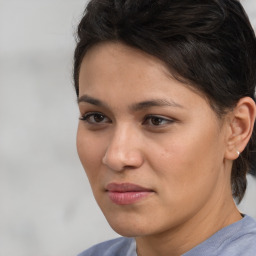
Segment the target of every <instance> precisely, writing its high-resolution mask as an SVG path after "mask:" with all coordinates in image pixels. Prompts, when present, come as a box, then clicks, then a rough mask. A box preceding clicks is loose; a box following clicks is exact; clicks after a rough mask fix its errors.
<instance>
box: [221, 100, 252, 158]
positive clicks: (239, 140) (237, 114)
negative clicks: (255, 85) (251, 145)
mask: <svg viewBox="0 0 256 256" xmlns="http://www.w3.org/2000/svg"><path fill="white" fill-rule="evenodd" d="M255 116H256V106H255V102H254V100H253V99H252V98H250V97H244V98H242V99H240V100H239V101H238V103H237V105H236V107H235V108H234V109H233V110H232V112H231V113H230V119H229V124H228V125H229V134H228V138H227V149H226V153H225V158H226V159H229V160H235V159H236V158H238V157H239V155H240V152H242V151H243V150H244V148H245V147H246V145H247V143H248V142H249V140H250V137H251V134H252V131H253V126H254V123H255ZM238 152H239V154H238Z"/></svg>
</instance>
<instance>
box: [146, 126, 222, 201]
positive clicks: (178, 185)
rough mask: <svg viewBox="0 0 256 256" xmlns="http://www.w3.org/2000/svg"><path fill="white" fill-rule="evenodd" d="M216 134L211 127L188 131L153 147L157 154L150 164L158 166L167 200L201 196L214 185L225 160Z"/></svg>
mask: <svg viewBox="0 0 256 256" xmlns="http://www.w3.org/2000/svg"><path fill="white" fill-rule="evenodd" d="M217 138H218V136H217V135H216V132H214V131H213V130H212V129H207V130H203V129H202V130H201V132H200V130H199V131H198V130H195V131H193V133H192V134H191V133H189V132H188V131H187V132H186V133H185V132H184V133H183V134H180V135H179V136H175V137H172V136H170V138H168V140H163V141H161V143H160V145H158V146H156V145H155V147H153V148H155V152H154V153H155V157H154V162H151V165H152V166H153V169H155V170H158V171H157V172H156V173H157V175H158V178H159V179H161V182H162V184H164V186H162V188H163V192H164V190H165V191H168V193H164V194H165V195H167V198H168V200H169V199H170V198H173V200H178V201H179V200H184V198H191V197H193V195H194V196H195V197H198V194H200V193H207V191H210V190H211V189H213V186H214V184H215V183H216V182H217V179H218V175H219V174H218V171H219V170H220V165H221V163H222V161H221V158H220V157H218V154H217V153H216V152H218V147H219V146H218V145H219V144H220V142H218V141H217V140H218V139H217ZM151 154H152V153H151ZM151 160H152V158H151ZM196 195H197V196H196ZM167 198H165V199H166V200H167ZM199 198H200V196H199Z"/></svg>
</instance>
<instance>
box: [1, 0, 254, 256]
mask: <svg viewBox="0 0 256 256" xmlns="http://www.w3.org/2000/svg"><path fill="white" fill-rule="evenodd" d="M242 3H243V4H244V6H245V8H246V10H247V11H248V14H249V16H250V18H251V21H252V23H253V25H254V27H256V2H255V0H242ZM85 5H86V1H85V0H73V1H71V0H44V1H40V0H0V256H69V255H76V254H77V253H79V252H80V251H82V250H84V249H86V248H87V247H89V246H90V245H92V244H94V243H97V242H100V241H102V240H105V239H109V238H112V237H116V236H118V235H117V234H115V233H114V232H113V231H112V230H111V229H110V228H109V226H108V224H107V223H106V221H105V219H104V217H103V215H102V214H101V212H100V210H99V209H98V207H97V205H96V203H95V202H94V199H93V197H92V193H91V191H90V188H89V184H88V182H87V179H86V176H85V174H84V171H83V169H82V167H81V165H80V162H79V160H78V157H77V154H76V147H75V136H76V126H77V120H78V117H79V114H78V109H77V106H76V96H75V92H74V89H73V87H72V57H73V56H72V55H73V50H74V45H75V43H74V36H73V35H74V31H75V28H76V25H77V23H78V21H79V19H80V18H81V15H82V12H83V10H84V7H85ZM255 197H256V181H255V179H253V178H251V177H249V189H248V192H247V194H246V198H245V200H244V201H243V202H242V203H241V205H240V208H241V210H242V211H243V212H246V213H248V214H250V215H252V216H254V217H255V218H256V200H255Z"/></svg>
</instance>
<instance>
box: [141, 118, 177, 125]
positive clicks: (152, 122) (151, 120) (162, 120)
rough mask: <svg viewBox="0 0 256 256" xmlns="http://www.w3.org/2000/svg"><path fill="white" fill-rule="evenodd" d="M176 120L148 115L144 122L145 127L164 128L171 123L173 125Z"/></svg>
mask: <svg viewBox="0 0 256 256" xmlns="http://www.w3.org/2000/svg"><path fill="white" fill-rule="evenodd" d="M173 122H174V120H173V119H170V118H166V117H162V116H156V115H148V116H146V118H145V119H144V121H143V124H144V125H149V126H163V125H167V124H170V123H173Z"/></svg>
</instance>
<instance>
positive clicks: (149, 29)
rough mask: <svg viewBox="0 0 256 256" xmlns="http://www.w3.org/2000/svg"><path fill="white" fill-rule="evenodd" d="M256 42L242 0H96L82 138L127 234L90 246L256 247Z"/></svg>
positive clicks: (210, 251) (83, 152) (80, 92)
mask: <svg viewBox="0 0 256 256" xmlns="http://www.w3.org/2000/svg"><path fill="white" fill-rule="evenodd" d="M255 70H256V40H255V35H254V32H253V30H252V28H251V25H250V23H249V21H248V18H247V16H246V14H245V12H244V10H243V8H242V7H241V4H240V3H239V2H238V1H236V0H196V1H195V0H172V1H170V0H169V1H167V0H160V1H153V0H141V1H133V0H92V1H90V3H89V4H88V6H87V8H86V12H85V14H84V17H83V18H82V20H81V22H80V24H79V27H78V42H77V47H76V51H75V63H74V80H75V88H76V92H77V96H78V104H79V109H80V113H81V116H80V121H79V127H78V134H77V148H78V154H79V157H80V160H81V162H82V164H83V166H84V169H85V171H86V174H87V176H88V179H89V181H90V184H91V187H92V191H93V193H94V196H95V199H96V201H97V203H98V204H99V206H100V208H101V210H102V212H103V213H104V215H105V217H106V219H107V221H108V222H109V224H110V225H111V227H112V228H113V229H114V230H115V231H116V232H117V233H119V234H120V235H122V236H123V237H122V238H118V239H114V240H111V241H107V242H104V243H101V244H99V245H96V246H93V247H92V248H90V249H88V250H86V251H85V252H83V253H82V254H80V255H81V256H88V255H101V256H114V255H118V256H135V255H138V256H166V255H168V256H178V255H179V256H180V255H185V256H206V255H207V256H211V255H212V256H213V255H218V256H227V255H228V256H231V255H239V256H240V255H243V256H252V255H256V242H255V241H256V222H255V221H254V220H253V219H252V218H251V217H249V216H247V215H244V214H241V213H240V212H239V211H238V209H237V208H236V205H235V203H234V200H233V198H235V199H236V200H237V201H238V202H240V201H241V200H242V198H243V195H244V192H245V189H246V173H247V172H248V170H249V169H250V168H252V166H250V165H251V163H252V159H253V155H252V154H253V152H252V150H253V147H254V139H255V138H254V137H255V131H253V129H254V128H253V127H254V122H255V116H256V107H255V98H254V97H255V96H254V93H255V84H256V72H255Z"/></svg>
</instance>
